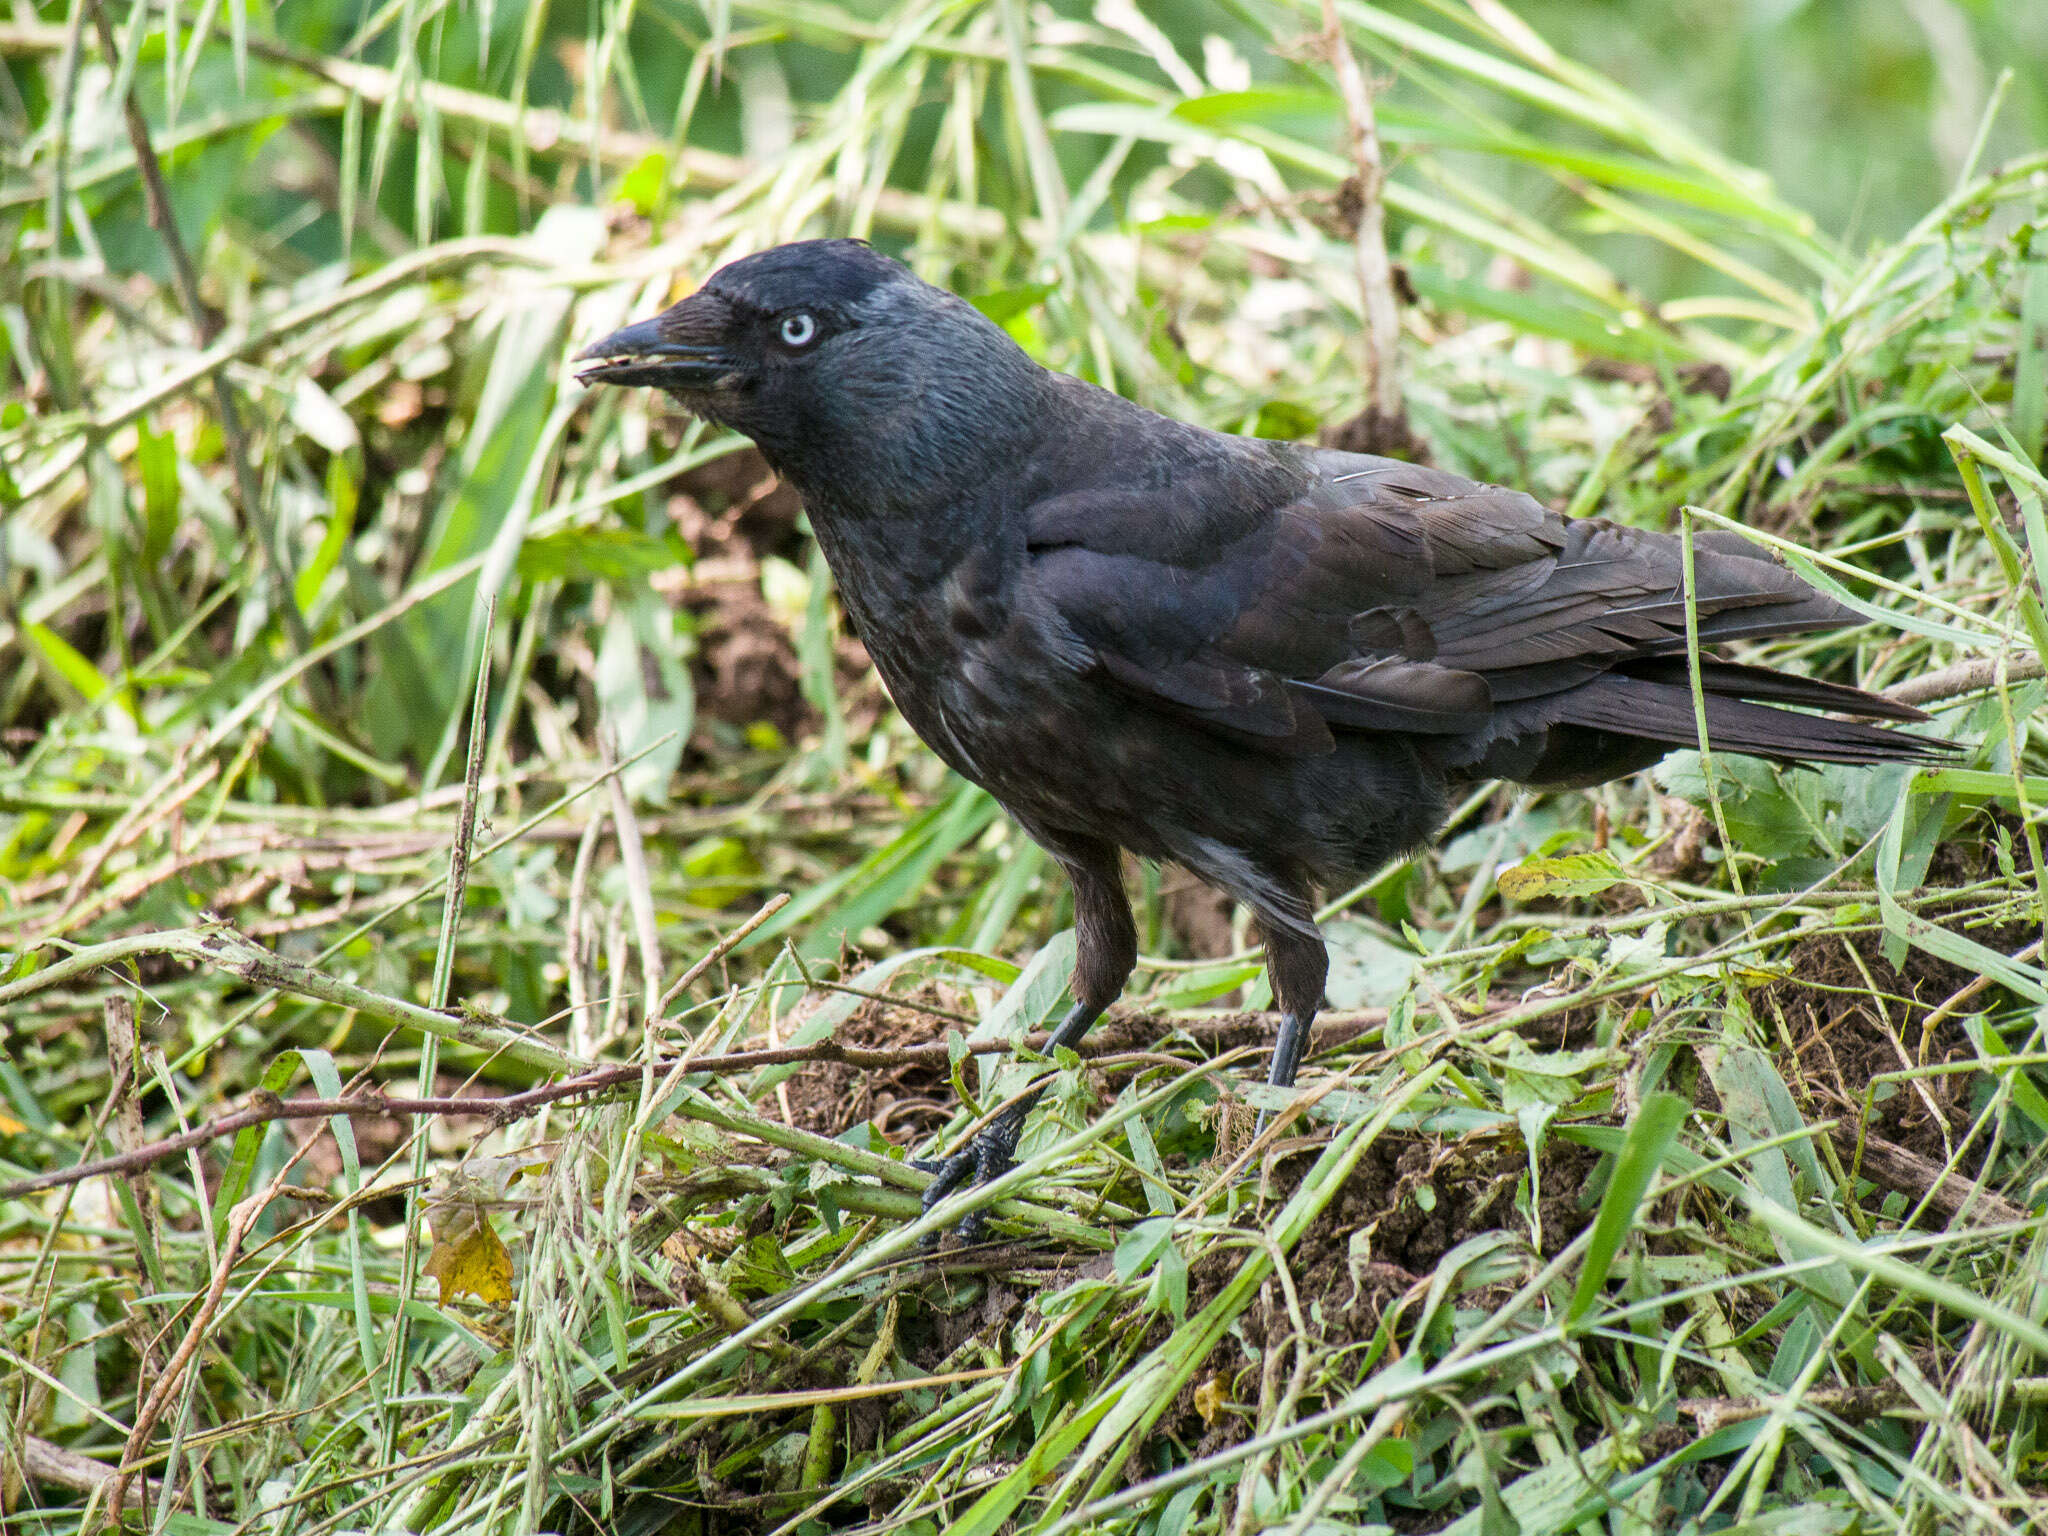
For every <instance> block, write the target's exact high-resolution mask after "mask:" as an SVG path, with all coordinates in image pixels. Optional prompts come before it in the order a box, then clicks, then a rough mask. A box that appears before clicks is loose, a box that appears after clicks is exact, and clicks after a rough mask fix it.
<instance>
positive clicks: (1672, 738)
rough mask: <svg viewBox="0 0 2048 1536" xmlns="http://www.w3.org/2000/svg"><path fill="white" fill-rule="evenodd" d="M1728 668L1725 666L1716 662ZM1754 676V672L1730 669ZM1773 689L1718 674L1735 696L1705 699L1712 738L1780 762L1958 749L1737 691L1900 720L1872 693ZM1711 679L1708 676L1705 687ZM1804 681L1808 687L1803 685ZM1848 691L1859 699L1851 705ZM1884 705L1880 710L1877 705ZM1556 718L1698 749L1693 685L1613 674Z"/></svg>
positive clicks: (1778, 681)
mask: <svg viewBox="0 0 2048 1536" xmlns="http://www.w3.org/2000/svg"><path fill="white" fill-rule="evenodd" d="M1717 665H1725V664H1717ZM1731 670H1735V671H1738V672H1742V673H1752V672H1755V671H1756V670H1757V669H1755V668H1739V669H1731ZM1766 675H1767V676H1769V677H1770V678H1771V679H1772V681H1771V682H1770V683H1768V684H1765V683H1762V682H1760V681H1759V680H1758V679H1756V678H1753V677H1726V676H1723V677H1717V678H1716V679H1715V681H1716V683H1717V684H1719V685H1722V686H1730V687H1731V691H1730V692H1721V691H1718V690H1717V691H1712V692H1705V693H1704V694H1703V702H1704V705H1705V709H1704V713H1705V716H1706V727H1707V740H1708V744H1709V745H1710V746H1713V747H1716V748H1719V749H1720V750H1721V751H1724V752H1740V753H1744V754H1746V755H1748V756H1751V757H1764V758H1770V759H1773V760H1775V761H1777V762H1781V763H1802V762H1807V763H1917V764H1922V765H1927V764H1936V763H1944V762H1948V761H1950V760H1952V759H1953V758H1954V756H1955V755H1956V753H1957V751H1958V749H1957V748H1956V747H1955V746H1954V745H1953V744H1951V743H1949V742H1945V741H1932V740H1929V739H1928V738H1926V737H1924V736H1908V735H1905V734H1904V733H1902V732H1899V731H1893V730H1887V729H1885V728H1884V727H1882V726H1876V725H1865V724H1863V723H1862V722H1861V721H1857V720H1837V719H1833V718H1830V717H1829V716H1826V715H1805V714H1795V713H1793V712H1792V711H1790V710H1786V709H1779V708H1775V707H1774V706H1773V704H1770V703H1758V702H1753V701H1752V700H1751V699H1750V698H1745V697H1742V696H1740V695H1739V694H1737V693H1735V692H1734V691H1733V689H1740V690H1741V693H1753V694H1760V695H1762V696H1763V697H1765V698H1769V699H1772V700H1774V701H1778V702H1785V703H1819V704H1822V705H1823V706H1824V707H1828V708H1835V709H1842V708H1847V709H1853V710H1857V711H1858V712H1861V713H1871V714H1876V713H1880V712H1882V713H1884V714H1887V715H1890V716H1891V717H1892V718H1900V716H1899V715H1898V714H1897V713H1896V711H1897V709H1898V708H1900V707H1902V706H1891V705H1890V704H1889V701H1883V700H1877V699H1875V696H1874V695H1871V694H1865V693H1862V692H1860V690H1857V689H1844V688H1840V687H1839V685H1835V684H1827V683H1813V682H1811V681H1810V680H1807V679H1795V678H1789V677H1784V676H1783V675H1782V674H1766ZM1705 681H1706V679H1705V677H1704V676H1703V677H1702V682H1703V683H1704V682H1705ZM1802 682H1803V683H1805V684H1806V686H1805V687H1804V688H1801V687H1797V686H1794V685H1797V684H1799V683H1802ZM1843 694H1853V695H1855V701H1854V702H1850V701H1845V700H1843V699H1842V697H1841V696H1842V695H1843ZM1873 703H1876V704H1882V705H1885V706H1886V708H1884V709H1883V710H1882V711H1880V710H1878V709H1873V708H1871V707H1870V706H1871V705H1872V704H1873ZM1552 720H1553V721H1554V723H1556V724H1559V725H1581V726H1590V727H1592V728H1594V729H1596V730H1601V731H1610V732H1613V733H1615V734H1617V735H1621V736H1632V737H1636V738H1639V739H1644V740H1648V741H1656V742H1665V743H1669V744H1670V745H1671V746H1674V747H1680V746H1695V745H1697V744H1698V742H1699V722H1698V719H1697V717H1696V716H1695V713H1694V709H1693V694H1692V689H1691V688H1690V686H1681V685H1680V684H1678V683H1675V682H1664V681H1660V680H1656V679H1651V678H1643V677H1636V676H1630V675H1628V674H1626V673H1618V672H1611V673H1608V674H1607V675H1606V676H1604V677H1601V678H1597V679H1595V680H1594V681H1593V682H1590V683H1588V684H1586V685H1584V686H1583V687H1580V688H1575V689H1573V690H1572V691H1571V692H1570V693H1568V694H1564V695H1561V696H1560V697H1559V698H1557V699H1556V701H1555V710H1554V713H1553V714H1552Z"/></svg>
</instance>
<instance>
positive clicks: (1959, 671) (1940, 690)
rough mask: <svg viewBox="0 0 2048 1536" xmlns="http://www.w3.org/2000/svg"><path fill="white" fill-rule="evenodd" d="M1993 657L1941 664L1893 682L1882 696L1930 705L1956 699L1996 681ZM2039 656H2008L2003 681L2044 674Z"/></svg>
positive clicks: (1900, 701)
mask: <svg viewBox="0 0 2048 1536" xmlns="http://www.w3.org/2000/svg"><path fill="white" fill-rule="evenodd" d="M1998 662H1999V659H1998V658H1997V657H1996V656H1979V657H1977V658H1976V659H1975V660H1972V661H1959V662H1957V663H1956V664H1955V665H1954V666H1950V667H1943V668H1941V670H1940V671H1938V672H1923V673H1922V674H1921V675H1920V676H1918V677H1909V678H1907V679H1906V680H1905V681H1904V682H1903V683H1894V684H1893V685H1892V686H1891V687H1889V688H1887V689H1885V691H1884V696H1885V697H1886V698H1888V699H1891V700H1893V701H1895V702H1897V703H1900V704H1933V703H1936V702H1938V701H1939V700H1942V699H1953V698H1958V697H1960V696H1961V695H1963V694H1966V693H1976V692H1978V691H1979V690H1980V689H1984V688H1989V687H1992V686H1993V685H1994V684H1996V683H1997V681H1998ZM2043 670H2044V668H2043V664H2042V660H2041V658H2040V657H2039V656H2011V657H2008V658H2007V659H2006V662H2005V680H2006V681H2007V682H2009V683H2024V682H2027V681H2029V680H2031V679H2033V678H2036V677H2040V676H2041V675H2042V674H2043Z"/></svg>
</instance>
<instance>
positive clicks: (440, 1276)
mask: <svg viewBox="0 0 2048 1536" xmlns="http://www.w3.org/2000/svg"><path fill="white" fill-rule="evenodd" d="M427 1226H428V1228H429V1229H430V1230H431V1231H432V1232H433V1234H434V1247H433V1250H432V1252H430V1253H429V1254H428V1255H427V1273H428V1274H429V1275H431V1276H432V1277H433V1278H434V1279H436V1280H438V1281H439V1282H440V1283H441V1300H442V1302H443V1303H444V1304H445V1303H447V1302H449V1301H452V1300H453V1299H454V1298H455V1297H457V1296H462V1295H469V1296H474V1297H475V1298H476V1299H477V1300H478V1301H481V1302H482V1303H484V1305H486V1306H491V1307H502V1306H505V1305H507V1304H508V1303H510V1302H511V1300H512V1255H511V1254H510V1253H508V1252H507V1251H506V1249H505V1244H504V1243H503V1242H502V1241H501V1240H500V1239H499V1237H498V1234H497V1231H496V1229H494V1228H493V1227H492V1226H491V1222H490V1218H489V1217H488V1216H486V1215H484V1213H483V1212H482V1211H481V1210H479V1209H478V1208H477V1207H475V1206H473V1205H464V1204H455V1203H449V1204H444V1205H430V1206H428V1208H427Z"/></svg>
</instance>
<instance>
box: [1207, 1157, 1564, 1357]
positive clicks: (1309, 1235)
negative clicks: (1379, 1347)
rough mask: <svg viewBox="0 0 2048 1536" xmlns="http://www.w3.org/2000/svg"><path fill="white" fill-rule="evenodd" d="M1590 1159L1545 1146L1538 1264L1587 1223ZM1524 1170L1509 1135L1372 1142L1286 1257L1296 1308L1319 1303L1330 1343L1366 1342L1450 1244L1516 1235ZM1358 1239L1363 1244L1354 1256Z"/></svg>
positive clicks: (1524, 1161)
mask: <svg viewBox="0 0 2048 1536" xmlns="http://www.w3.org/2000/svg"><path fill="white" fill-rule="evenodd" d="M1598 1160H1599V1155H1598V1154H1597V1153H1595V1152H1593V1151H1592V1150H1591V1149H1589V1148H1586V1147H1582V1146H1579V1145H1578V1144H1576V1143H1574V1142H1568V1141H1563V1140H1560V1139H1558V1138H1555V1137H1553V1138H1550V1139H1548V1140H1546V1141H1545V1142H1544V1144H1543V1149H1542V1151H1541V1153H1540V1154H1539V1169H1540V1175H1541V1176H1540V1179H1539V1182H1538V1189H1537V1215H1538V1217H1539V1219H1540V1222H1541V1226H1542V1251H1543V1254H1544V1256H1545V1257H1549V1256H1551V1255H1553V1254H1555V1253H1557V1252H1558V1251H1559V1250H1561V1249H1562V1248H1563V1247H1564V1245H1565V1244H1566V1243H1568V1242H1570V1241H1571V1239H1572V1238H1573V1237H1574V1236H1575V1235H1576V1234H1577V1233H1578V1231H1579V1229H1580V1228H1581V1227H1583V1226H1584V1225H1585V1224H1586V1223H1587V1222H1588V1221H1590V1220H1591V1219H1592V1213H1591V1212H1590V1211H1582V1210H1580V1209H1579V1196H1580V1192H1581V1191H1582V1190H1583V1189H1584V1187H1585V1181H1586V1179H1587V1177H1588V1175H1590V1174H1591V1172H1592V1169H1593V1165H1594V1164H1595V1163H1596V1162H1597V1161H1598ZM1528 1171H1529V1158H1528V1153H1527V1152H1526V1150H1525V1149H1524V1148H1523V1146H1522V1143H1521V1142H1520V1141H1519V1140H1518V1139H1516V1138H1514V1137H1506V1136H1487V1137H1472V1138H1467V1139H1465V1140H1462V1141H1450V1142H1445V1141H1438V1140H1436V1139H1434V1138H1430V1137H1422V1136H1399V1135H1393V1134H1389V1135H1386V1136H1383V1137H1381V1138H1380V1139H1379V1140H1378V1141H1377V1142H1375V1143H1374V1144H1373V1145H1372V1147H1371V1148H1369V1149H1368V1150H1367V1152H1366V1154H1365V1156H1364V1157H1362V1158H1360V1159H1359V1163H1358V1166H1357V1167H1356V1168H1354V1169H1353V1170H1352V1172H1351V1177H1350V1178H1348V1179H1346V1180H1345V1181H1344V1187H1343V1188H1342V1189H1340V1190H1338V1192H1337V1195H1336V1198H1335V1199H1333V1200H1331V1202H1330V1203H1329V1204H1328V1205H1327V1206H1325V1207H1324V1208H1323V1213H1322V1215H1320V1216H1319V1217H1317V1218H1316V1221H1315V1224H1314V1225H1313V1226H1311V1227H1310V1228H1309V1229H1308V1231H1307V1232H1306V1233H1304V1234H1303V1236H1302V1240H1301V1242H1300V1244H1299V1246H1297V1247H1296V1249H1295V1250H1294V1258H1293V1269H1294V1273H1295V1277H1296V1283H1297V1284H1298V1285H1300V1286H1301V1287H1302V1296H1301V1301H1302V1305H1303V1306H1304V1307H1307V1306H1308V1305H1310V1303H1311V1302H1312V1301H1315V1302H1320V1303H1321V1307H1322V1315H1323V1317H1324V1319H1325V1320H1326V1322H1327V1323H1328V1324H1329V1326H1330V1328H1331V1330H1332V1333H1333V1335H1334V1338H1333V1342H1341V1341H1344V1340H1349V1339H1358V1338H1365V1337H1368V1336H1370V1334H1371V1332H1372V1330H1373V1329H1375V1328H1377V1327H1378V1326H1379V1320H1380V1315H1381V1313H1382V1312H1384V1311H1385V1309H1386V1307H1387V1306H1388V1305H1389V1304H1391V1303H1392V1302H1393V1301H1394V1300H1395V1299H1396V1298H1397V1297H1399V1296H1400V1295H1401V1293H1402V1292H1404V1291H1405V1290H1407V1289H1408V1288H1409V1287H1410V1286H1412V1285H1414V1284H1415V1283H1417V1281H1418V1280H1419V1279H1420V1278H1421V1277H1424V1276H1427V1275H1428V1274H1429V1273H1430V1272H1431V1271H1433V1270H1434V1269H1435V1268H1436V1266H1437V1262H1438V1261H1439V1260H1440V1259H1442V1258H1443V1256H1444V1255H1445V1254H1446V1253H1448V1252H1450V1251H1451V1249H1453V1248H1455V1247H1456V1246H1457V1245H1458V1244H1460V1243H1462V1242H1464V1241H1465V1240H1466V1239H1467V1238H1469V1237H1472V1236H1474V1235H1476V1234H1477V1233H1480V1232H1487V1231H1493V1230H1495V1229H1500V1228H1506V1229H1510V1230H1516V1231H1519V1230H1521V1229H1522V1227H1523V1221H1522V1218H1521V1217H1520V1216H1519V1215H1518V1214H1517V1212H1516V1210H1515V1205H1514V1201H1515V1192H1516V1189H1517V1186H1518V1185H1519V1184H1520V1182H1521V1180H1522V1178H1523V1177H1524V1175H1526V1174H1527V1173H1528ZM1359 1233H1365V1234H1367V1235H1368V1243H1367V1244H1365V1245H1361V1246H1360V1247H1359V1248H1358V1249H1354V1247H1353V1238H1354V1237H1355V1236H1356V1235H1357V1234H1359ZM1275 1322H1276V1324H1279V1325H1281V1326H1284V1320H1281V1319H1275ZM1247 1326H1249V1319H1248V1322H1247Z"/></svg>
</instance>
